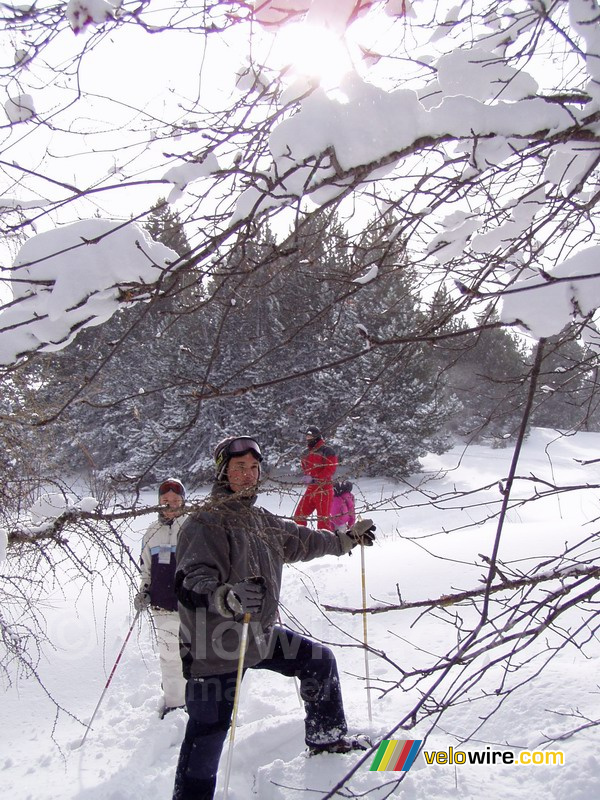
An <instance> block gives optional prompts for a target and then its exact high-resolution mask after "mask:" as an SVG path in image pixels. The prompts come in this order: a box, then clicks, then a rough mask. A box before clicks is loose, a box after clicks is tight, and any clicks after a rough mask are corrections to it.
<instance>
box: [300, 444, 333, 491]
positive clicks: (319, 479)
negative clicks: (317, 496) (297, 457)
mask: <svg viewBox="0 0 600 800" xmlns="http://www.w3.org/2000/svg"><path fill="white" fill-rule="evenodd" d="M301 464H302V471H303V472H304V474H305V475H310V477H311V478H312V479H313V481H314V482H315V483H331V480H332V478H333V476H334V475H335V471H336V469H337V466H338V457H337V455H336V454H335V450H334V449H333V447H329V445H328V444H325V442H324V441H323V439H319V441H318V442H317V443H316V444H315V446H314V447H311V448H309V449H308V450H307V451H306V453H304V455H303V456H302V459H301Z"/></svg>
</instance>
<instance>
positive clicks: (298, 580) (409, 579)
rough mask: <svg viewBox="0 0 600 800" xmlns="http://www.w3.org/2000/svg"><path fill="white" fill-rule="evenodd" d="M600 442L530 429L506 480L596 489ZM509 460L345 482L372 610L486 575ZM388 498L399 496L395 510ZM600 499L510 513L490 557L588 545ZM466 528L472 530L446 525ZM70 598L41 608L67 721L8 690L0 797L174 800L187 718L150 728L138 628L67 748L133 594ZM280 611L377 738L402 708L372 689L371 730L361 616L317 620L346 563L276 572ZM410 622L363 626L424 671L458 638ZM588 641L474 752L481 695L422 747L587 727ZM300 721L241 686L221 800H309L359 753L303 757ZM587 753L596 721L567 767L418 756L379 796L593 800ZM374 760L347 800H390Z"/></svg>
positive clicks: (282, 704)
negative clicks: (398, 478)
mask: <svg viewBox="0 0 600 800" xmlns="http://www.w3.org/2000/svg"><path fill="white" fill-rule="evenodd" d="M599 447H600V434H585V433H581V434H577V435H576V436H573V437H569V438H557V434H556V433H555V432H552V431H548V430H535V431H533V433H532V435H531V436H530V438H529V440H528V442H527V443H526V445H525V447H524V451H523V454H522V458H521V464H520V468H519V470H518V473H519V475H523V476H529V475H531V474H535V475H536V476H537V477H538V478H542V477H543V478H545V479H548V480H555V481H557V482H558V481H562V482H564V483H567V484H585V483H587V482H590V483H598V482H599V481H600V466H599V465H589V466H586V467H584V466H582V465H581V464H580V463H579V460H589V459H593V458H595V457H596V454H597V453H598V450H599ZM511 456H512V450H510V449H507V450H503V451H501V450H491V449H489V448H486V447H471V448H469V450H468V451H466V452H463V451H462V450H461V449H459V448H456V449H455V450H453V451H451V452H450V453H447V454H445V455H443V456H429V457H428V458H427V459H425V462H424V467H425V472H424V474H423V475H421V476H415V477H414V482H412V483H413V485H414V488H413V489H412V490H411V491H407V486H406V485H402V486H395V485H394V484H392V483H390V482H389V481H387V480H386V479H372V478H371V479H366V480H362V481H361V480H359V481H357V482H356V484H355V489H356V490H357V500H358V506H359V507H360V509H361V510H362V511H366V512H367V513H368V515H369V516H373V518H374V519H375V520H376V522H377V526H378V532H379V537H378V540H377V543H376V545H375V546H374V547H373V548H370V549H369V550H368V551H367V552H366V562H367V584H368V592H369V595H370V600H369V602H372V603H373V604H374V603H375V602H385V601H388V602H395V601H397V597H398V595H397V586H398V587H399V589H400V591H401V594H402V598H403V599H404V600H417V599H423V598H428V597H433V596H436V595H440V594H444V593H448V592H451V591H456V590H459V589H467V588H473V587H475V586H477V585H478V582H479V581H480V579H481V576H482V573H483V562H482V560H481V558H479V557H478V554H480V553H482V554H486V553H489V552H490V548H491V542H492V540H493V536H494V533H495V523H494V522H484V523H483V524H481V525H476V524H475V523H476V522H477V520H478V519H485V517H486V515H487V514H488V512H489V510H490V509H494V508H497V505H498V502H499V500H500V499H501V495H500V493H499V491H498V488H497V482H498V480H499V479H500V478H502V477H505V476H506V473H507V471H508V467H509V464H510V459H511ZM488 483H489V485H490V489H489V490H488V491H486V492H485V493H482V496H481V497H480V498H479V500H480V501H481V502H480V503H479V504H478V505H477V506H476V507H472V508H469V509H467V508H466V506H465V505H463V506H462V507H461V506H460V505H459V504H458V502H457V501H454V500H450V499H449V500H448V502H447V503H444V502H442V503H436V505H435V507H434V506H433V505H432V504H431V503H430V502H429V501H428V500H429V496H430V495H429V494H428V493H431V492H432V491H433V490H435V491H436V492H437V493H441V492H444V490H445V489H446V488H447V489H448V490H453V489H454V488H456V487H461V486H462V487H464V488H467V489H468V488H474V487H478V486H481V485H484V484H488ZM530 491H531V485H530V484H529V483H527V482H526V481H523V482H522V483H518V485H517V488H516V492H517V494H518V493H519V492H527V493H529V492H530ZM392 496H393V497H395V500H394V501H390V497H392ZM149 499H151V498H149ZM296 499H297V494H294V493H293V492H291V493H282V492H279V491H277V492H272V493H268V494H266V495H263V496H262V497H261V500H260V501H259V502H262V503H263V504H264V505H266V506H268V507H269V508H271V509H273V510H276V511H280V512H282V513H286V514H289V513H290V512H291V510H292V509H293V504H294V502H295V500H296ZM463 504H464V501H463ZM598 505H599V504H598V499H597V496H596V492H595V491H594V490H583V491H580V492H573V493H565V494H563V495H561V496H560V498H559V499H557V498H556V497H553V498H549V499H545V500H544V499H542V500H538V501H536V502H535V503H530V504H528V505H527V506H525V507H524V508H521V509H515V510H513V511H511V512H510V513H509V522H508V526H507V531H506V537H505V539H504V540H503V545H502V550H501V554H500V556H501V558H502V559H504V560H510V559H514V558H523V559H525V561H524V562H523V563H529V560H530V559H533V557H534V556H536V555H538V556H539V555H550V554H552V553H553V552H557V551H559V550H560V549H561V548H562V547H563V545H564V542H565V540H567V541H573V542H574V541H575V537H577V536H579V535H580V532H581V530H586V528H589V530H588V533H590V534H591V533H592V532H593V529H594V525H593V523H592V524H590V521H592V520H594V519H595V518H596V517H598ZM469 522H472V523H473V525H471V526H470V527H467V528H465V529H464V530H460V531H459V530H455V529H456V528H457V527H458V526H459V525H464V524H465V523H469ZM136 524H137V526H138V527H137V529H136V530H134V531H132V549H133V550H134V551H135V552H136V553H137V552H138V551H139V544H140V541H141V536H142V533H143V530H144V528H145V527H146V525H147V524H148V519H147V518H146V519H145V520H144V519H142V520H141V521H138V522H137V523H136ZM440 531H446V532H445V533H443V532H442V533H439V532H440ZM436 533H437V534H438V535H434V534H436ZM474 562H476V564H477V565H475V564H474ZM66 591H67V598H66V599H64V598H58V597H57V599H56V602H55V603H53V604H52V605H51V606H50V607H49V608H48V611H47V619H48V625H49V628H50V634H51V638H53V640H54V641H55V642H56V643H57V648H58V649H57V650H56V651H55V652H49V653H48V654H47V656H46V659H45V661H44V663H43V664H42V665H41V668H40V671H41V672H42V674H43V676H44V679H45V681H46V684H47V686H48V688H49V689H50V690H51V691H52V693H53V695H54V696H55V697H56V698H57V700H58V701H59V702H60V704H61V705H62V707H63V708H64V709H65V711H64V712H60V713H59V714H58V715H57V714H56V713H55V709H54V707H53V705H52V703H50V701H49V700H48V699H47V697H45V695H44V694H43V692H42V690H41V689H40V688H39V687H38V686H37V685H36V684H35V683H33V682H31V681H29V682H17V683H15V684H14V685H13V686H11V687H5V693H4V696H3V700H2V720H3V729H2V734H1V740H2V744H1V748H0V785H1V786H2V796H3V797H7V798H8V797H10V798H11V800H26V799H27V798H31V800H58V799H59V798H60V800H75V799H76V800H134V798H135V799H136V800H139V799H140V798H144V800H163V799H164V798H170V797H171V791H172V783H173V775H174V770H175V765H176V762H177V757H178V752H179V745H180V742H181V739H182V736H183V732H184V728H185V721H186V715H185V713H184V712H183V711H177V712H174V713H172V714H170V715H168V716H167V717H166V718H165V719H164V720H162V721H161V720H159V718H158V715H157V708H158V707H159V704H160V689H159V684H160V677H159V668H158V660H157V655H156V652H155V649H154V646H153V642H152V635H151V631H150V630H149V627H148V623H147V621H146V620H145V621H144V622H143V623H142V624H141V625H140V626H138V627H137V628H136V631H135V632H134V635H133V636H132V638H131V640H130V641H129V644H128V646H127V648H126V650H125V653H124V655H123V659H122V661H121V663H120V665H119V668H118V670H117V672H116V673H115V677H114V679H113V682H112V684H111V687H110V689H109V691H108V692H107V695H106V697H105V700H104V703H103V706H102V709H101V711H100V712H99V713H98V716H97V717H96V720H95V722H94V727H93V730H92V731H91V733H90V734H89V736H88V739H87V741H86V743H85V745H84V746H83V747H82V748H80V747H79V746H78V745H79V743H80V741H81V737H82V735H83V732H84V727H83V725H82V721H84V722H85V721H87V720H89V718H90V716H91V714H92V712H93V710H94V707H95V705H96V703H97V701H98V699H99V697H100V695H101V693H102V689H103V688H104V684H105V682H106V679H107V676H108V674H109V673H110V670H111V668H112V664H113V663H114V660H115V658H116V656H117V654H118V652H119V649H120V647H121V644H122V642H123V639H124V636H125V635H126V633H127V630H128V628H129V626H130V624H131V620H132V616H131V606H130V594H129V587H127V586H126V585H124V584H122V583H121V584H119V583H113V586H112V589H111V591H110V593H109V594H107V593H106V591H105V590H104V589H103V588H102V587H96V588H95V591H94V596H93V597H90V596H89V595H87V594H86V593H83V594H77V587H75V586H73V587H72V594H71V593H70V591H71V590H70V589H68V588H67V590H66ZM282 600H283V604H282V616H283V619H284V620H286V619H288V618H289V617H288V615H291V616H292V617H293V618H294V619H295V620H296V623H297V624H300V625H302V626H303V629H306V630H308V631H309V632H310V634H311V635H313V636H316V637H319V638H322V639H323V640H325V641H326V642H328V643H331V644H333V646H334V649H335V652H336V654H337V657H338V663H339V667H340V671H341V674H342V682H343V690H344V698H345V705H346V711H347V716H348V720H349V724H350V727H351V729H352V730H362V731H369V732H370V733H371V735H372V737H373V739H374V741H375V742H376V743H378V742H379V741H380V740H381V739H382V738H384V736H385V734H386V733H387V732H388V731H389V730H391V729H392V728H393V726H394V725H395V724H396V723H397V721H398V720H399V718H401V716H402V715H403V714H404V713H406V711H407V709H408V708H410V707H411V705H412V703H413V702H414V698H413V697H411V696H409V695H408V694H407V695H405V694H404V693H402V692H400V691H398V690H396V691H393V692H390V693H389V694H386V695H385V696H383V697H381V696H380V694H379V693H378V692H375V691H374V692H372V703H373V722H372V725H369V722H368V718H367V703H366V692H365V687H364V680H363V676H364V673H365V670H364V654H363V652H362V650H361V649H360V648H359V647H356V646H355V645H356V641H360V639H361V637H362V620H361V618H360V617H359V616H349V615H346V614H342V613H339V612H332V613H329V614H325V613H324V612H323V610H322V607H321V606H320V605H319V603H320V604H331V605H339V606H353V607H356V606H360V600H361V583H360V557H359V556H358V554H354V555H353V556H351V557H349V558H344V559H335V558H325V559H322V560H319V561H314V562H312V563H309V564H305V565H299V566H292V567H288V568H287V569H286V575H285V582H284V589H283V592H282ZM418 617H419V615H418V614H417V613H416V612H390V613H385V614H379V615H374V616H371V617H369V620H368V625H369V635H370V641H371V643H372V644H373V645H374V646H376V647H377V648H379V649H381V650H384V651H385V652H386V653H387V655H388V656H389V658H390V659H391V660H392V661H394V662H396V663H397V664H398V665H399V666H404V667H410V666H412V665H415V664H417V663H423V660H424V658H425V656H426V653H431V652H435V653H437V652H439V651H441V649H442V647H444V646H445V645H447V640H448V637H449V635H454V633H455V632H454V631H453V629H452V627H451V626H449V625H447V624H442V623H441V622H440V621H439V620H436V618H434V617H433V616H431V615H429V616H428V617H426V618H418ZM352 637H354V638H352ZM594 641H595V640H592V643H591V644H590V645H589V646H588V648H587V650H586V655H587V658H583V657H582V656H581V654H580V653H579V652H578V651H577V650H575V649H574V648H565V649H563V650H562V651H561V652H560V654H559V655H558V656H557V657H556V658H555V659H554V660H553V661H552V662H551V663H550V664H549V665H548V667H547V668H546V670H545V671H544V672H543V673H542V675H541V676H540V677H539V678H538V679H537V680H536V681H535V682H534V683H530V684H526V685H525V686H524V687H523V688H522V689H521V690H519V691H517V692H516V693H515V694H514V695H512V696H511V697H510V698H509V699H508V700H507V701H506V702H505V703H504V704H503V705H501V706H500V708H499V709H498V710H497V712H496V713H495V714H494V715H493V716H491V717H490V718H489V719H488V721H487V722H486V723H485V724H484V725H483V726H482V727H480V728H479V730H477V735H476V738H475V739H474V740H473V741H471V742H470V743H469V744H466V745H465V744H463V739H464V738H465V737H467V736H469V735H470V733H471V732H472V731H474V730H476V729H477V727H478V725H479V724H480V722H481V717H482V716H483V715H484V713H485V712H486V711H489V702H490V701H488V700H483V699H482V702H481V703H479V702H470V703H467V704H464V705H459V706H457V707H456V708H454V709H453V710H451V711H450V712H449V713H447V714H446V715H444V717H443V718H442V720H441V721H440V725H439V726H438V728H437V729H436V730H435V731H434V733H433V734H432V735H431V736H430V738H429V739H428V740H427V747H428V748H429V749H438V750H445V749H447V748H448V747H449V746H450V745H452V746H454V747H455V748H457V747H459V746H464V747H465V748H467V747H470V746H473V747H474V746H478V747H480V748H485V747H486V746H501V747H505V748H506V747H509V746H510V747H514V748H529V749H535V748H537V747H539V746H541V743H542V742H543V738H544V736H545V735H547V734H557V733H560V732H564V731H567V730H570V729H571V728H572V727H575V723H574V722H573V720H572V719H571V718H570V716H569V715H570V714H571V713H572V712H573V711H575V710H579V711H580V712H581V714H583V715H585V716H586V717H587V718H589V719H592V720H595V719H598V718H600V694H599V692H598V678H597V675H598V658H599V655H600V648H599V647H598V646H597V644H594ZM369 663H370V670H371V678H372V682H373V684H374V685H375V686H383V685H388V684H384V683H383V682H384V681H389V680H392V681H394V680H397V679H398V678H399V673H398V672H397V670H396V669H395V668H394V667H393V666H392V665H391V664H390V663H389V662H387V661H384V660H382V659H377V658H375V657H371V659H370V662H369ZM66 712H69V713H66ZM70 715H73V716H70ZM302 718H303V715H302V710H301V707H300V704H299V700H298V696H297V693H296V689H295V687H294V683H293V682H292V681H290V680H288V679H285V678H282V677H281V676H277V675H269V674H266V673H252V672H250V673H248V674H247V676H246V678H245V680H244V685H243V691H242V698H241V704H240V713H239V728H238V730H237V734H236V749H235V755H234V765H233V775H232V784H231V789H230V795H229V796H230V798H231V800H248V798H252V797H258V798H260V799H261V800H308V798H318V797H322V796H324V795H325V794H326V793H327V792H328V791H329V790H330V789H331V787H332V786H334V785H335V784H336V782H337V781H338V780H339V779H340V778H341V777H342V776H343V775H344V774H345V773H346V772H347V770H348V769H349V767H350V766H352V765H353V764H355V763H356V762H357V761H358V760H359V758H360V757H359V756H357V755H356V756H355V755H351V756H332V755H325V756H319V757H316V758H311V759H307V758H305V757H304V754H303V747H304V745H303V725H302ZM424 733H425V728H423V729H420V728H419V727H417V728H416V729H415V730H413V731H411V732H408V733H406V732H405V733H400V734H396V735H395V736H394V737H393V738H407V737H414V738H419V736H420V735H421V736H422V735H424ZM599 745H600V735H599V734H598V731H597V730H596V728H594V727H590V728H589V729H587V730H584V731H582V732H581V733H579V734H578V735H577V736H576V737H573V738H569V739H567V740H565V741H564V742H562V743H561V744H560V747H561V748H562V749H563V752H564V753H565V765H564V766H562V767H558V766H543V767H542V766H540V767H534V766H531V767H516V766H508V765H502V766H499V765H496V766H493V765H477V766H475V765H460V766H449V765H439V764H437V765H432V766H429V765H427V764H426V763H425V761H424V759H423V757H422V756H420V757H419V758H418V759H417V762H416V763H415V765H414V766H413V767H412V769H411V771H410V772H409V773H408V775H407V778H406V780H405V781H404V783H403V784H402V785H401V786H400V787H399V788H396V789H394V790H393V793H392V795H391V796H393V797H398V798H403V800H425V799H426V798H428V799H429V798H436V800H450V799H451V798H452V800H455V798H457V797H460V798H480V797H482V796H485V797H486V798H487V800H512V798H521V797H523V796H524V795H527V796H529V797H532V798H537V797H544V798H545V800H562V799H563V798H567V797H568V798H569V800H579V799H580V798H581V799H582V800H584V799H585V800H587V799H590V800H591V798H594V797H598V796H600V763H599V760H598V756H597V750H596V748H597V747H598V746H599ZM553 749H559V747H558V746H556V747H554V748H553ZM369 763H370V759H369V760H368V761H367V762H366V763H365V764H364V765H363V766H361V767H360V768H359V769H358V770H357V772H356V775H355V776H354V777H353V779H352V784H351V789H352V791H353V792H354V793H355V795H357V796H364V793H367V792H370V793H369V794H368V795H367V796H368V797H369V798H383V797H388V796H390V794H389V792H390V788H389V787H390V777H393V776H392V775H391V773H385V772H382V773H377V772H373V773H371V772H370V771H369V769H368V765H369ZM386 787H387V788H386ZM355 795H352V796H355ZM346 796H348V795H346Z"/></svg>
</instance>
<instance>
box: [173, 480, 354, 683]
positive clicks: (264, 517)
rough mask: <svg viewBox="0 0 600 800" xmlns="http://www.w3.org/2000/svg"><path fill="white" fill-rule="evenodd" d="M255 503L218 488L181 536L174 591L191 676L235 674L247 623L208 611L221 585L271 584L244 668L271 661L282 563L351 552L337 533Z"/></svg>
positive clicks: (255, 622)
mask: <svg viewBox="0 0 600 800" xmlns="http://www.w3.org/2000/svg"><path fill="white" fill-rule="evenodd" d="M255 500H256V497H255V496H253V497H249V498H240V497H239V496H234V495H233V494H232V492H231V491H230V490H229V489H228V488H226V487H224V486H222V485H221V484H218V483H215V485H214V487H213V491H212V494H211V498H210V501H209V502H208V503H207V507H206V510H202V511H199V512H197V513H195V514H192V515H190V516H189V517H188V519H187V521H186V523H185V525H184V526H183V528H182V529H181V532H180V534H179V542H178V545H177V573H176V579H175V585H176V591H177V596H178V598H179V616H180V621H181V627H180V648H181V658H182V661H183V674H184V676H185V677H186V678H190V677H192V678H196V677H204V676H208V675H220V674H224V673H229V672H235V671H236V669H237V660H238V654H239V646H240V637H241V630H242V625H241V623H239V622H235V621H234V620H232V619H226V618H224V617H222V616H221V615H220V614H218V613H217V612H216V610H214V607H211V597H212V594H213V592H214V591H215V589H216V588H217V587H218V586H220V585H223V584H234V583H237V582H238V581H240V580H242V579H243V578H249V577H253V576H259V575H260V576H262V577H263V578H264V579H265V581H266V596H265V600H264V604H263V608H262V611H261V613H260V615H259V616H258V617H253V618H252V620H251V622H250V630H249V636H248V649H247V651H246V658H245V666H246V667H252V666H255V665H256V664H258V663H259V662H260V661H262V660H263V659H264V658H265V656H266V655H267V651H268V645H269V637H270V634H271V630H272V626H273V624H274V623H275V622H276V620H277V607H278V602H279V592H280V589H281V578H282V571H283V565H284V564H287V563H292V562H295V561H310V560H311V559H313V558H318V557H319V556H325V555H335V556H340V555H343V554H344V553H345V552H348V547H347V546H346V542H345V541H344V540H343V539H341V538H340V537H338V536H337V535H336V534H335V533H330V532H329V531H324V530H313V529H312V528H306V527H303V526H299V525H296V524H295V523H294V522H291V521H288V520H284V519H282V518H280V517H277V516H275V515H274V514H272V513H271V512H269V511H267V510H266V509H264V508H259V507H255V506H254V503H255Z"/></svg>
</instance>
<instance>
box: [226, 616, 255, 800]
mask: <svg viewBox="0 0 600 800" xmlns="http://www.w3.org/2000/svg"><path fill="white" fill-rule="evenodd" d="M249 624H250V614H249V613H248V612H246V613H245V614H244V622H243V625H242V640H241V642H240V655H239V658H238V667H237V676H236V679H235V695H234V697H233V713H232V715H231V729H230V731H229V747H228V750H227V763H226V766H225V782H224V787H223V800H227V797H228V796H229V778H230V776H231V763H232V761H233V742H234V740H235V726H236V722H237V712H238V706H239V703H240V687H241V685H242V677H243V675H244V656H245V655H246V646H247V644H248V627H249Z"/></svg>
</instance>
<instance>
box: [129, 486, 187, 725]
mask: <svg viewBox="0 0 600 800" xmlns="http://www.w3.org/2000/svg"><path fill="white" fill-rule="evenodd" d="M158 502H159V504H160V505H161V506H164V508H163V509H161V511H160V512H159V515H158V520H157V521H156V522H153V523H152V525H150V526H149V528H148V530H147V531H146V533H145V534H144V539H143V541H142V553H141V559H140V561H141V573H142V579H141V583H140V589H139V592H138V593H137V595H136V596H135V599H134V601H133V604H134V606H135V609H136V610H137V611H143V610H144V609H146V608H149V609H150V612H151V614H152V619H153V622H154V627H155V630H156V638H157V641H158V652H159V657H160V669H161V673H162V690H163V696H164V705H163V710H162V713H161V717H164V715H165V714H167V713H168V712H169V711H172V710H173V709H175V708H183V707H184V706H185V684H186V682H185V678H184V677H183V673H182V670H181V658H180V656H179V614H178V613H177V597H176V596H175V552H176V549H177V540H178V538H179V530H180V528H181V526H182V525H183V523H184V521H185V517H184V516H183V506H184V503H185V488H184V486H183V484H182V483H181V481H180V480H178V479H177V478H167V480H165V481H163V482H162V483H161V485H160V486H159V488H158Z"/></svg>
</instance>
